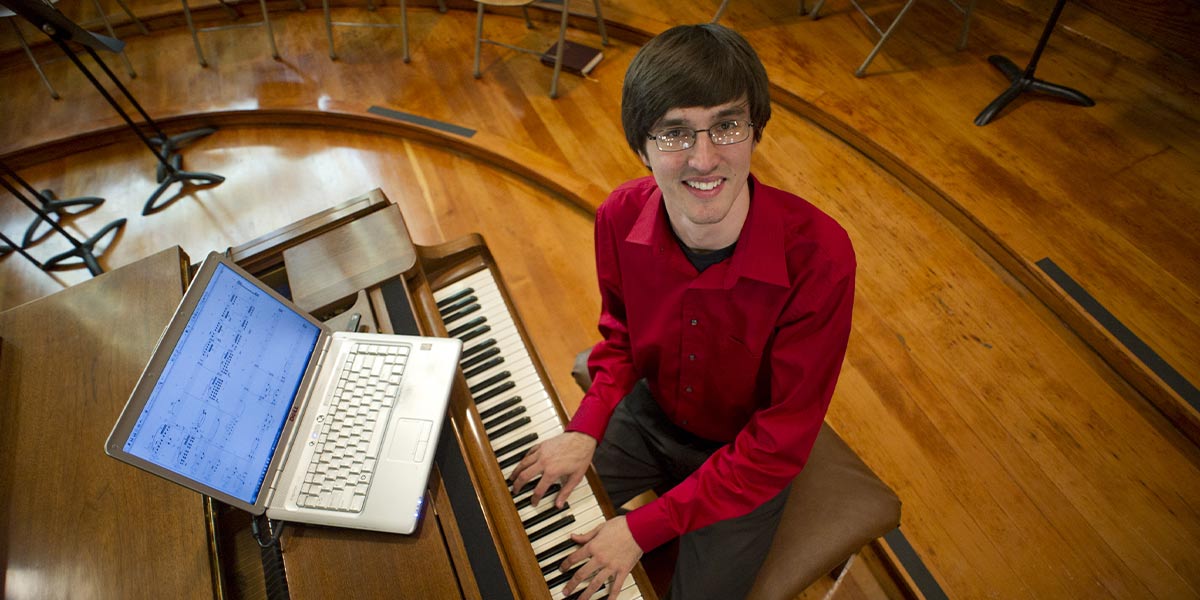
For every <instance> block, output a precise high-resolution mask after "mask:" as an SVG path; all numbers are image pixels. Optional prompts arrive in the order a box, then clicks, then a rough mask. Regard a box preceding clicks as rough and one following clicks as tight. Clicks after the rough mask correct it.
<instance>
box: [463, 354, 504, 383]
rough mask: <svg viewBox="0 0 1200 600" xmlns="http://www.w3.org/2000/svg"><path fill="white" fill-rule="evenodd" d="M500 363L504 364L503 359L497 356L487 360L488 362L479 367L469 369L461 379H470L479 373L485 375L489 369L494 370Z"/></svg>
mask: <svg viewBox="0 0 1200 600" xmlns="http://www.w3.org/2000/svg"><path fill="white" fill-rule="evenodd" d="M502 363H504V357H503V356H497V357H496V358H493V359H492V360H489V361H487V362H485V363H483V364H482V365H479V366H478V367H475V368H474V369H471V370H470V371H466V372H464V373H463V377H466V378H467V379H470V378H472V377H475V376H476V375H479V374H480V373H486V372H487V371H489V370H490V369H494V368H496V367H498V366H500V365H501V364H502Z"/></svg>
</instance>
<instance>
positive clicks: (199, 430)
mask: <svg viewBox="0 0 1200 600" xmlns="http://www.w3.org/2000/svg"><path fill="white" fill-rule="evenodd" d="M319 335H320V329H319V328H318V327H317V326H316V325H314V324H312V323H311V322H309V321H308V320H306V319H305V318H304V317H303V316H301V315H299V314H297V313H296V312H295V311H294V310H293V309H291V308H290V307H288V306H286V305H284V304H283V303H281V302H279V301H278V300H276V299H275V298H273V297H271V295H270V294H268V293H266V292H265V291H263V290H262V289H261V288H259V287H258V286H257V285H255V283H253V282H251V281H248V280H247V279H245V278H244V277H242V276H241V275H239V274H237V273H235V272H234V271H233V270H232V269H230V268H228V267H226V266H225V265H218V266H217V271H216V272H215V273H213V277H212V279H211V280H209V284H208V287H207V288H206V289H205V290H204V294H203V295H202V296H201V298H200V302H199V304H197V306H196V310H195V311H194V312H193V313H192V315H191V317H190V318H189V319H188V321H187V325H186V327H185V328H184V332H183V335H182V336H180V338H179V342H178V344H176V346H175V348H174V349H173V350H172V352H171V356H170V359H168V361H167V365H166V368H165V369H163V371H162V375H161V376H160V377H159V378H158V382H157V383H156V384H155V385H154V390H153V391H152V392H151V394H150V398H149V400H148V401H147V402H146V405H145V407H144V409H143V410H142V412H141V414H140V415H139V416H138V419H137V423H136V424H135V425H134V427H133V430H132V432H131V433H130V435H129V438H128V440H127V441H126V443H125V446H124V450H125V451H126V452H128V453H129V454H133V455H135V456H138V457H140V458H142V459H144V460H147V461H149V462H152V463H154V464H156V465H158V466H160V467H162V468H164V469H167V470H170V471H174V472H176V473H178V474H180V475H183V476H185V477H188V478H190V479H192V480H194V481H197V482H200V483H202V484H204V485H207V486H209V487H211V488H214V489H216V490H219V491H221V492H224V493H226V494H229V495H230V496H233V497H235V498H238V499H240V500H243V501H245V502H248V503H251V504H253V503H255V501H256V499H257V497H258V494H259V490H260V489H261V487H262V483H263V478H264V477H266V474H267V468H268V467H269V465H270V464H271V458H272V457H273V455H274V453H275V447H276V445H277V444H278V443H279V436H280V434H281V432H282V431H283V426H284V423H285V420H286V419H287V416H288V412H289V411H290V410H291V408H292V404H293V400H294V398H295V396H296V392H297V390H298V388H299V386H300V382H301V380H302V379H303V377H304V371H305V369H306V368H307V366H308V362H309V359H310V358H311V357H312V354H313V351H314V350H315V349H316V345H317V339H318V337H319Z"/></svg>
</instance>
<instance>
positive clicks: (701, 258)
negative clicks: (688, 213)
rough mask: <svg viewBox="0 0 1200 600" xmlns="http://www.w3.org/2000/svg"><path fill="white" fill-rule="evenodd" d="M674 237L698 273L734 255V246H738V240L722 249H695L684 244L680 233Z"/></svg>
mask: <svg viewBox="0 0 1200 600" xmlns="http://www.w3.org/2000/svg"><path fill="white" fill-rule="evenodd" d="M671 233H672V234H674V233H675V232H674V231H672V232H671ZM674 237H675V243H676V244H679V249H680V250H683V255H684V256H686V257H687V259H688V262H690V263H692V266H693V267H696V272H697V273H703V272H704V270H705V269H707V268H709V267H711V266H713V265H715V264H717V263H719V262H721V261H723V260H725V259H727V258H729V257H730V256H733V247H734V246H737V242H734V243H732V244H730V245H728V246H726V247H724V248H721V249H720V250H693V249H691V248H688V247H687V244H684V243H683V240H681V239H679V236H678V235H675V236H674Z"/></svg>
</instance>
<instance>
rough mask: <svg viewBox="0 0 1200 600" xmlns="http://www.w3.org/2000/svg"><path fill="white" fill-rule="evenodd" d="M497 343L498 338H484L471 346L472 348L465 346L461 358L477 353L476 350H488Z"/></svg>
mask: <svg viewBox="0 0 1200 600" xmlns="http://www.w3.org/2000/svg"><path fill="white" fill-rule="evenodd" d="M495 345H496V338H488V339H486V340H483V341H482V342H479V343H478V344H475V345H474V346H471V347H470V348H464V349H463V351H462V357H461V358H464V359H465V358H469V357H470V356H471V355H472V354H475V353H476V352H479V351H481V350H486V349H488V348H490V347H492V346H495Z"/></svg>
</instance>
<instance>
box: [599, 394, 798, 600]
mask: <svg viewBox="0 0 1200 600" xmlns="http://www.w3.org/2000/svg"><path fill="white" fill-rule="evenodd" d="M723 445H724V444H722V443H719V442H712V441H709V440H705V439H702V438H699V437H696V436H695V435H692V434H691V433H689V432H687V431H684V430H683V429H680V428H679V427H677V426H676V425H675V424H674V423H672V422H671V421H670V420H669V419H667V417H666V415H664V414H663V412H662V409H661V408H659V406H658V403H657V402H655V401H654V398H653V397H651V395H650V390H649V388H648V387H647V386H646V382H645V381H639V382H638V383H637V385H635V386H634V388H633V390H632V391H631V392H630V393H629V395H628V396H626V397H625V399H624V400H622V401H621V403H620V404H618V405H617V409H616V411H615V412H614V413H613V416H612V419H611V420H610V421H609V424H608V429H607V431H605V434H604V440H602V441H601V442H600V445H599V446H598V447H597V449H596V454H595V457H594V459H593V464H594V466H595V467H596V472H597V474H599V475H600V479H601V480H602V481H603V483H604V489H605V491H607V492H608V495H609V497H610V498H611V499H612V502H613V505H614V506H618V507H619V506H621V505H623V504H625V503H626V502H628V501H629V500H631V499H633V498H634V497H636V496H638V495H639V494H641V493H643V492H645V491H646V490H654V491H655V492H656V493H658V494H659V495H662V494H664V493H666V492H667V491H668V490H670V489H671V488H673V487H675V486H676V485H678V484H679V483H680V482H681V481H683V480H684V479H685V478H686V477H687V476H688V475H690V474H691V473H692V472H693V471H695V470H696V469H698V468H700V465H702V464H703V463H704V461H706V460H708V457H709V456H710V455H712V453H713V452H716V451H717V449H719V448H720V447H721V446H723ZM789 489H790V486H789V487H788V488H785V489H784V490H783V492H781V493H780V494H779V495H777V496H776V497H774V498H772V499H770V500H768V501H767V502H766V503H764V504H763V505H762V506H759V507H758V508H757V509H755V510H753V511H752V512H750V513H749V514H747V515H744V516H741V517H737V518H734V519H728V520H725V521H720V522H717V523H713V524H712V525H709V526H708V527H704V528H701V529H698V530H696V531H693V532H690V533H687V534H684V535H683V536H682V537H680V538H679V558H678V560H677V561H676V563H675V576H674V577H673V578H672V579H671V589H670V592H669V593H668V598H669V599H670V600H701V599H705V598H712V599H713V600H736V599H738V598H744V597H745V596H746V594H747V593H748V592H749V591H750V587H751V586H752V585H753V584H754V577H755V575H756V574H757V573H758V568H759V567H760V566H761V565H762V562H763V559H764V558H765V557H766V555H767V549H768V548H769V547H770V545H771V540H772V538H773V537H774V535H775V529H776V528H777V527H778V526H779V519H780V518H781V517H782V515H783V506H784V503H785V502H786V500H787V495H788V490H789Z"/></svg>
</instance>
